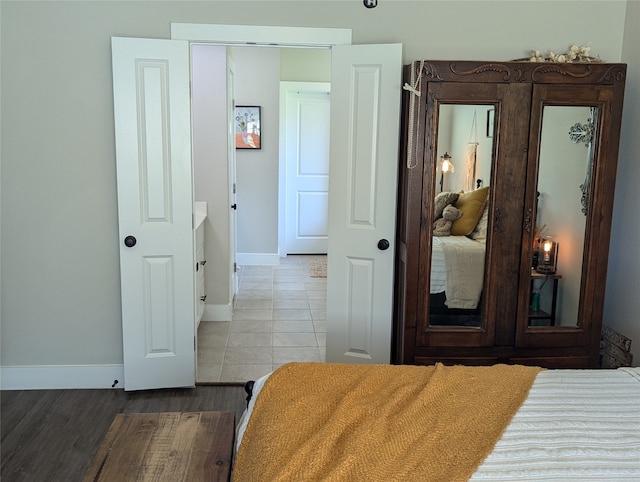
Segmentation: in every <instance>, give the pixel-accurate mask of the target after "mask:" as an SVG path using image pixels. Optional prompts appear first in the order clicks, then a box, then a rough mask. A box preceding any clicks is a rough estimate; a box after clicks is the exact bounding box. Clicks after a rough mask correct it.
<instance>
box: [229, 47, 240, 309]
mask: <svg viewBox="0 0 640 482" xmlns="http://www.w3.org/2000/svg"><path fill="white" fill-rule="evenodd" d="M235 75H236V71H235V64H234V63H233V59H232V58H231V55H229V52H228V49H227V162H228V164H229V167H228V169H229V276H230V280H229V300H230V301H231V302H232V303H233V298H234V296H235V294H236V293H237V292H238V271H237V269H238V265H237V263H236V257H237V251H238V250H237V233H238V229H237V226H238V225H237V219H238V217H237V212H238V206H237V203H236V134H235V125H236V123H235V117H236V113H235V107H236V105H235V88H234V83H235Z"/></svg>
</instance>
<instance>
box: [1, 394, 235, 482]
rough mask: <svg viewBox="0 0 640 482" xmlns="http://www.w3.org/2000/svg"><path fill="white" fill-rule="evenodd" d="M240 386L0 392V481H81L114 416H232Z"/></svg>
mask: <svg viewBox="0 0 640 482" xmlns="http://www.w3.org/2000/svg"><path fill="white" fill-rule="evenodd" d="M245 397H246V394H245V392H244V389H243V387H242V386H198V387H196V388H193V389H171V390H153V391H145V392H125V391H123V390H17V391H2V392H0V402H1V405H0V417H1V424H0V430H1V442H0V456H1V462H2V465H1V470H0V478H1V479H2V482H14V481H25V482H26V481H28V482H40V481H43V482H45V481H46V482H57V481H60V482H72V481H79V480H82V477H83V475H84V473H85V472H86V470H87V469H88V467H89V465H90V464H91V461H92V459H93V456H94V455H95V453H96V452H97V450H98V447H99V446H100V443H101V442H102V439H103V437H104V436H105V434H106V433H107V430H108V429H109V426H110V425H111V422H112V421H113V418H114V416H115V415H116V414H118V413H147V412H197V411H209V410H213V411H223V412H235V413H236V421H238V420H239V418H240V416H241V415H242V412H243V410H244V408H245V406H246V405H245V403H246V402H245Z"/></svg>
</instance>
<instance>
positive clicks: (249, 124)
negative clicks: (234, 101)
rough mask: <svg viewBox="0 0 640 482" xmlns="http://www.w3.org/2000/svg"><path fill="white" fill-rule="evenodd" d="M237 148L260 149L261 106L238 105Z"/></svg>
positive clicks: (236, 119)
mask: <svg viewBox="0 0 640 482" xmlns="http://www.w3.org/2000/svg"><path fill="white" fill-rule="evenodd" d="M235 122H236V149H260V106H255V105H251V106H247V105H237V106H236V118H235Z"/></svg>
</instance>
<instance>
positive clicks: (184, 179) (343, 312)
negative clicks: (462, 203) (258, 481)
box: [112, 38, 402, 390]
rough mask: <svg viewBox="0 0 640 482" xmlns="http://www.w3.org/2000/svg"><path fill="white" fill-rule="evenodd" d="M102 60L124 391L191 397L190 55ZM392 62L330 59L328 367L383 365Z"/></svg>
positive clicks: (396, 97) (390, 57)
mask: <svg viewBox="0 0 640 482" xmlns="http://www.w3.org/2000/svg"><path fill="white" fill-rule="evenodd" d="M112 49H113V50H112V56H113V77H114V79H113V80H114V109H115V123H116V125H115V130H116V158H117V159H116V164H117V171H118V174H117V180H118V212H119V234H120V260H121V261H120V265H121V291H122V323H123V326H122V331H123V350H124V378H125V380H124V386H125V389H126V390H140V389H151V388H168V387H188V386H193V385H194V384H195V363H196V360H195V325H194V316H195V304H194V289H195V275H194V272H193V271H194V267H195V257H194V239H193V236H194V233H193V229H192V219H193V167H192V166H193V164H192V160H191V149H190V123H191V119H190V96H189V44H188V42H186V41H176V40H149V39H131V38H130V39H123V38H114V39H112ZM401 58H402V46H401V45H399V44H393V45H360V46H336V47H333V48H332V81H331V85H332V98H331V107H330V109H331V119H330V120H331V128H330V131H331V133H330V135H331V147H330V159H331V160H330V167H329V169H330V179H329V189H330V193H331V195H330V196H329V222H328V231H329V247H328V253H329V267H328V269H329V271H328V272H329V278H328V285H327V361H330V362H331V361H343V362H359V363H388V362H389V358H390V348H391V324H392V302H393V258H394V256H393V254H394V244H395V243H394V241H395V205H396V185H397V182H396V179H397V169H398V167H397V154H398V134H399V117H400V98H401V71H402V60H401ZM129 236H131V238H129ZM132 238H135V244H133V243H132ZM380 239H387V240H388V241H389V243H390V248H389V249H386V250H381V249H379V248H378V241H379V240H380Z"/></svg>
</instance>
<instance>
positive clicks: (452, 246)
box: [430, 236, 485, 309]
mask: <svg viewBox="0 0 640 482" xmlns="http://www.w3.org/2000/svg"><path fill="white" fill-rule="evenodd" d="M431 253H432V254H431V284H430V292H431V293H432V294H433V293H442V292H443V291H444V292H445V294H446V297H447V306H448V307H449V308H463V309H474V308H476V307H477V305H478V301H479V300H480V295H481V293H482V284H483V279H484V257H485V256H484V255H485V244H484V240H482V241H475V240H473V239H470V238H468V237H466V236H434V237H433V243H432V250H431Z"/></svg>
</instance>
